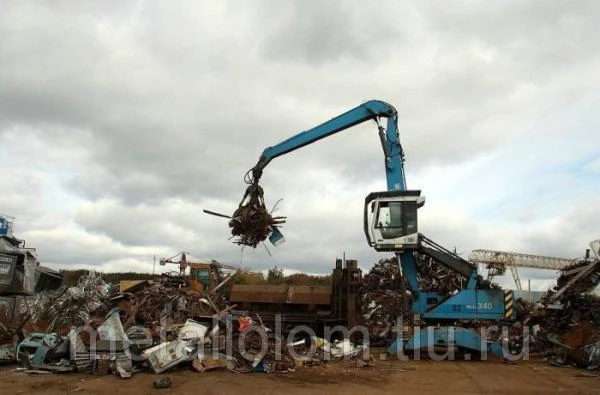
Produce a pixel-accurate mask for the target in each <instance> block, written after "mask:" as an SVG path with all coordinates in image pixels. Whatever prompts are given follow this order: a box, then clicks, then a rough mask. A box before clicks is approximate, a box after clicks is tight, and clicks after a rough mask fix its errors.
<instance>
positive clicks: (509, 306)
mask: <svg viewBox="0 0 600 395" xmlns="http://www.w3.org/2000/svg"><path fill="white" fill-rule="evenodd" d="M513 306H514V301H513V291H510V290H504V318H506V319H510V318H512V316H513Z"/></svg>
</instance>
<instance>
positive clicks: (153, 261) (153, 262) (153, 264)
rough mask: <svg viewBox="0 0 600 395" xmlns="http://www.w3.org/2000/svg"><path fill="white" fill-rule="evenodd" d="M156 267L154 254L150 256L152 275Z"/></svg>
mask: <svg viewBox="0 0 600 395" xmlns="http://www.w3.org/2000/svg"><path fill="white" fill-rule="evenodd" d="M155 269H156V255H154V256H153V257H152V275H153V276H154V270H155Z"/></svg>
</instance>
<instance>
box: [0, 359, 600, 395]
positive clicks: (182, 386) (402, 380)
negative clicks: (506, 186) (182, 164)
mask: <svg viewBox="0 0 600 395" xmlns="http://www.w3.org/2000/svg"><path fill="white" fill-rule="evenodd" d="M15 368H16V366H15V365H11V366H4V367H2V368H1V369H0V383H1V385H2V387H1V388H2V390H1V393H2V394H31V393H43V394H111V395H117V394H215V395H217V394H219V395H220V394H236V395H240V394H243V395H249V394H285V395H294V394H307V393H319V394H325V393H326V394H361V395H362V394H365V393H375V392H377V393H381V394H387V393H390V394H392V393H393V394H399V393H409V394H414V393H421V394H426V393H436V394H442V393H443V394H445V395H446V394H448V395H451V394H486V393H490V394H491V393H493V394H545V395H547V394H554V393H568V394H592V393H600V379H598V378H596V377H589V375H590V374H589V373H588V372H586V371H583V370H577V369H570V368H558V367H553V366H550V365H548V363H546V362H543V361H539V362H533V361H529V362H519V363H517V364H515V365H506V364H503V363H502V362H501V361H460V362H450V361H441V362H436V361H427V360H426V361H408V362H402V361H398V360H393V361H377V362H376V364H375V366H374V367H369V368H358V367H356V362H353V361H340V362H329V363H328V364H326V365H322V366H316V367H302V368H299V369H297V370H296V371H295V372H291V373H288V374H265V373H245V374H236V373H230V372H228V371H212V372H205V373H198V372H196V371H192V370H188V369H184V370H179V371H175V372H171V371H170V372H168V373H164V374H162V375H154V374H152V373H147V372H140V373H136V374H134V375H133V377H131V378H129V379H120V378H118V377H116V376H102V377H100V376H94V375H90V374H80V373H69V374H47V375H28V374H26V373H22V372H16V371H15ZM163 376H168V377H169V378H170V379H171V381H172V383H173V385H172V387H171V388H169V389H154V388H153V385H152V383H153V381H154V380H155V379H157V378H160V377H163Z"/></svg>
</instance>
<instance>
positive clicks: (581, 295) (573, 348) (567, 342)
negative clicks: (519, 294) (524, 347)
mask: <svg viewBox="0 0 600 395" xmlns="http://www.w3.org/2000/svg"><path fill="white" fill-rule="evenodd" d="M599 267H600V261H598V260H597V259H585V260H581V261H579V262H576V263H574V264H573V265H571V266H569V267H567V268H565V269H563V270H562V272H561V275H560V277H559V278H558V280H557V285H556V287H555V288H554V290H553V291H550V292H548V294H547V295H546V296H545V297H544V298H543V299H542V301H541V303H540V304H538V305H536V306H531V310H530V312H529V315H528V317H527V318H526V320H525V322H526V323H527V324H528V325H530V326H532V327H533V328H536V329H535V330H534V332H535V342H536V344H535V346H536V348H537V349H538V350H539V351H540V352H541V353H542V354H543V355H544V356H545V357H547V358H549V359H550V360H551V361H552V363H553V364H557V365H575V366H578V367H583V368H587V369H597V368H598V367H599V366H600V298H599V297H598V296H596V295H593V294H590V293H589V292H590V291H591V290H593V289H594V288H595V287H596V286H597V285H598V283H599V282H600V275H599V272H598V270H599ZM583 268H589V269H590V270H588V273H587V274H586V275H585V276H580V277H576V274H577V273H578V272H580V271H581V269H583Z"/></svg>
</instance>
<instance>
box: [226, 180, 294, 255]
mask: <svg viewBox="0 0 600 395" xmlns="http://www.w3.org/2000/svg"><path fill="white" fill-rule="evenodd" d="M249 174H250V173H249ZM259 178H260V177H258V176H250V175H247V177H246V183H247V184H249V185H248V188H246V192H245V193H244V197H243V198H242V201H241V202H240V204H239V206H238V208H237V209H236V210H235V212H234V213H233V215H232V219H231V220H230V221H229V227H230V228H231V234H232V235H233V237H235V240H234V243H236V244H240V245H244V246H250V247H253V248H256V246H257V245H258V244H260V243H261V242H263V241H264V240H266V239H267V237H269V235H270V234H271V233H272V232H273V231H275V230H277V229H278V228H279V227H280V226H281V225H283V224H284V223H285V217H281V216H273V215H272V214H273V211H274V209H275V208H273V210H271V211H269V210H267V207H266V205H265V199H264V192H263V189H262V187H261V186H260V185H258V181H259Z"/></svg>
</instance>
